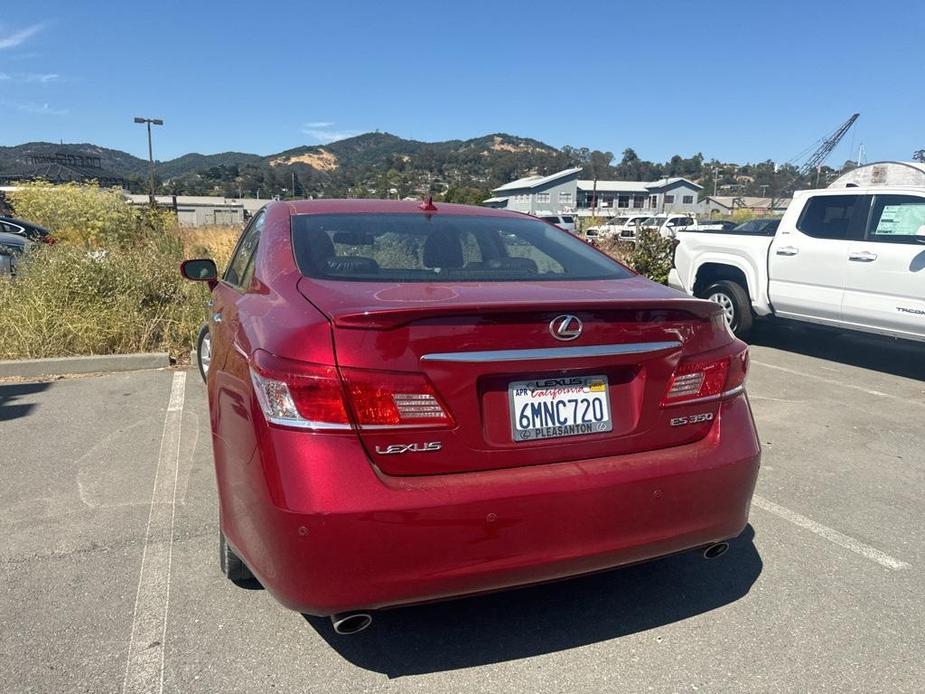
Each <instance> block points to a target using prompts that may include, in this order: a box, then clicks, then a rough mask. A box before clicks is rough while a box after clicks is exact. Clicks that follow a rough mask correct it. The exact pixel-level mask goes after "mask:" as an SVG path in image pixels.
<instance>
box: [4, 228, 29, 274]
mask: <svg viewBox="0 0 925 694" xmlns="http://www.w3.org/2000/svg"><path fill="white" fill-rule="evenodd" d="M31 245H32V243H31V242H30V241H29V239H27V238H25V237H23V236H20V235H19V234H9V233H7V232H3V231H0V275H15V274H16V270H17V266H18V265H19V259H20V257H21V256H22V254H23V253H25V252H26V251H27V250H28V248H29V246H31Z"/></svg>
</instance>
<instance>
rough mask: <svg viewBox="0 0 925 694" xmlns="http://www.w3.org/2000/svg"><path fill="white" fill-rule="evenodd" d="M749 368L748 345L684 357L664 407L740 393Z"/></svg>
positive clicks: (663, 400) (664, 400) (673, 377)
mask: <svg viewBox="0 0 925 694" xmlns="http://www.w3.org/2000/svg"><path fill="white" fill-rule="evenodd" d="M747 372H748V347H745V348H744V349H742V350H740V351H738V352H735V353H734V354H732V355H727V356H724V357H720V358H717V359H703V358H698V357H692V358H688V359H683V360H682V361H681V362H680V363H679V364H678V367H677V369H675V372H674V375H673V376H672V377H671V380H670V381H669V383H668V390H667V391H666V393H665V397H664V398H662V407H667V406H669V405H678V404H682V403H686V402H693V401H695V400H706V399H711V400H712V399H715V398H721V397H731V396H733V395H737V394H738V393H740V392H741V391H742V389H743V387H744V384H745V376H746V374H747Z"/></svg>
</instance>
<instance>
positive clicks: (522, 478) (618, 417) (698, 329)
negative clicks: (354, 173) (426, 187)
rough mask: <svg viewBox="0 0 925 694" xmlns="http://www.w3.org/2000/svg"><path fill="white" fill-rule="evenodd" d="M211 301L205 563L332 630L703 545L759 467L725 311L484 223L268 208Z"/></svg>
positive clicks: (604, 259)
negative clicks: (213, 555)
mask: <svg viewBox="0 0 925 694" xmlns="http://www.w3.org/2000/svg"><path fill="white" fill-rule="evenodd" d="M182 272H183V275H184V276H185V277H187V278H189V279H194V280H201V281H206V282H208V283H209V285H210V286H211V287H212V308H211V311H212V315H211V322H210V327H211V332H212V361H211V367H210V369H209V372H208V395H209V410H210V415H211V425H212V443H213V449H214V454H215V471H216V477H217V482H218V492H219V500H220V509H221V522H220V526H221V537H220V541H221V545H220V546H221V564H222V569H223V571H224V572H225V574H226V575H227V576H228V577H229V578H231V579H233V580H242V579H248V578H250V577H256V579H258V580H259V581H260V583H261V584H263V586H264V587H266V589H267V590H269V591H270V592H271V593H272V594H273V595H274V596H275V597H276V598H277V599H278V600H279V601H280V602H281V603H283V604H284V605H286V606H287V607H290V608H292V609H294V610H298V611H299V612H303V613H308V614H313V615H331V616H332V619H333V621H334V626H335V630H336V631H338V633H351V632H354V631H359V630H360V629H363V628H365V627H366V626H367V625H368V624H369V622H370V620H371V614H370V613H371V612H372V611H374V610H376V609H380V608H386V607H393V606H397V605H406V604H412V603H420V602H425V601H431V600H438V599H444V598H451V597H454V596H461V595H471V594H475V593H481V592H485V591H495V590H501V589H505V588H510V587H513V586H522V585H526V584H531V583H538V582H542V581H552V580H557V579H562V578H565V577H569V576H575V575H578V574H585V573H589V572H594V571H601V570H605V569H610V568H613V567H618V566H621V565H626V564H631V563H634V562H640V561H644V560H648V559H653V558H656V557H662V556H665V555H668V554H672V553H675V552H681V551H684V550H690V549H700V550H703V551H704V554H705V556H708V557H712V556H718V555H719V554H722V553H723V552H724V551H725V550H726V548H727V545H726V543H725V541H726V540H728V539H730V538H734V537H736V536H737V535H738V534H739V533H740V532H741V531H742V530H743V528H744V527H745V524H746V522H747V518H748V510H749V503H750V500H751V496H752V491H753V489H754V486H755V480H756V476H757V474H758V466H759V459H760V448H759V443H758V439H757V436H756V433H755V426H754V422H753V420H752V414H751V410H750V407H749V403H748V399H747V397H746V395H745V391H744V382H745V375H746V369H747V365H748V358H747V347H746V345H745V344H744V343H742V342H740V341H739V340H737V339H735V338H734V337H733V336H732V335H731V334H730V333H729V331H728V330H727V329H726V326H725V322H724V320H723V317H722V315H721V311H720V308H719V307H718V306H716V305H715V304H713V303H710V302H707V301H701V300H698V299H692V298H689V297H687V296H685V295H682V294H680V293H678V292H676V291H674V290H671V289H668V288H667V287H664V286H661V285H658V284H655V283H654V282H651V281H649V280H648V279H646V278H644V277H642V276H639V275H636V274H634V273H633V272H631V271H630V270H628V269H626V268H625V267H624V266H622V265H620V264H619V263H617V262H615V261H614V260H612V259H611V258H609V257H608V256H606V255H604V254H602V253H600V252H598V251H597V250H595V249H594V248H592V247H591V246H589V245H588V244H586V243H584V242H583V241H581V240H579V239H577V238H575V237H574V236H572V235H570V234H569V233H567V232H565V231H563V230H561V229H559V228H557V227H555V226H553V225H551V224H548V223H546V222H543V221H541V220H538V219H536V218H533V217H529V216H526V215H522V214H517V213H513V212H508V211H504V210H492V209H486V208H481V207H469V206H463V205H451V204H441V203H438V204H436V205H434V204H432V203H430V202H429V201H428V202H425V203H422V204H418V203H413V202H397V201H384V200H315V201H304V202H291V203H290V202H274V203H271V204H269V205H268V206H267V207H265V208H264V209H263V210H262V211H261V212H259V213H258V214H257V215H256V216H255V217H254V218H253V219H252V220H251V222H250V224H249V225H248V227H247V228H246V229H245V231H244V233H243V235H242V237H241V239H240V241H239V243H238V246H237V249H236V250H235V252H234V255H233V257H232V259H231V261H230V263H229V265H228V269H227V270H226V271H225V273H224V275H223V276H222V277H221V278H218V277H217V275H216V271H215V265H214V263H212V261H210V260H189V261H186V262H185V263H184V264H183V268H182Z"/></svg>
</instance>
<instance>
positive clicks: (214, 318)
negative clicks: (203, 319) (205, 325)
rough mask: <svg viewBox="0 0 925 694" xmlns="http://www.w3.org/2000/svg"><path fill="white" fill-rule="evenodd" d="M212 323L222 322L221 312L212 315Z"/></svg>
mask: <svg viewBox="0 0 925 694" xmlns="http://www.w3.org/2000/svg"><path fill="white" fill-rule="evenodd" d="M212 322H213V323H221V322H222V312H221V311H215V312H213V313H212Z"/></svg>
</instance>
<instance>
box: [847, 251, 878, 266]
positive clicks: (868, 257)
mask: <svg viewBox="0 0 925 694" xmlns="http://www.w3.org/2000/svg"><path fill="white" fill-rule="evenodd" d="M876 259H877V254H876V253H871V252H870V251H855V252H854V253H849V254H848V260H853V261H854V262H856V263H872V262H874V261H875V260H876Z"/></svg>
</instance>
